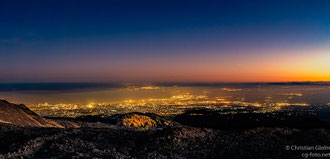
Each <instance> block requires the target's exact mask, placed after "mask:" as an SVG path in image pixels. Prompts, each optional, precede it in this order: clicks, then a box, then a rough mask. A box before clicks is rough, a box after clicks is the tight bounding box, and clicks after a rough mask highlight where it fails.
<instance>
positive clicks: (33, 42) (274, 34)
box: [0, 0, 330, 82]
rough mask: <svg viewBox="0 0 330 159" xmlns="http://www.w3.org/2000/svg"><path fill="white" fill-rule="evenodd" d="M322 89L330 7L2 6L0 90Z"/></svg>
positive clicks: (329, 76) (327, 75) (52, 0)
mask: <svg viewBox="0 0 330 159" xmlns="http://www.w3.org/2000/svg"><path fill="white" fill-rule="evenodd" d="M114 81H119V82H121V81H124V82H135V81H139V82H140V81H144V82H152V81H157V82H270V81H272V82H277V81H330V1H326V0H323V1H321V0H313V1H311V0H308V1H304V0H299V1H298V0H297V1H288V0H286V1H280V0H276V1H265V0H264V1H246V0H244V1H235V0H234V1H229V0H228V1H207V2H206V1H202V0H201V1H191V0H190V1H171V0H157V1H151V0H150V1H141V0H139V1H136V0H135V1H126V0H116V1H107V2H106V1H97V2H96V1H82V0H79V1H78V0H77V1H74V0H63V1H60V0H49V1H48V0H47V1H44V0H43V1H26V0H22V1H16V0H0V82H114Z"/></svg>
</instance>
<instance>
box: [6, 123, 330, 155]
mask: <svg viewBox="0 0 330 159" xmlns="http://www.w3.org/2000/svg"><path fill="white" fill-rule="evenodd" d="M329 134H330V131H329V130H328V129H308V130H299V129H294V128H253V129H244V130H226V131H223V130H215V129H206V128H192V127H184V126H183V127H172V128H162V129H153V130H146V131H145V130H144V131H142V130H137V129H130V128H124V127H113V128H100V129H97V128H79V129H58V128H18V127H12V126H1V131H0V145H1V151H0V153H1V155H0V158H20V157H23V158H94V157H96V158H302V157H301V155H302V153H309V152H311V151H290V150H289V151H288V150H286V146H287V145H290V146H291V145H312V146H316V145H329V143H330V135H329ZM312 152H321V151H312ZM324 152H329V151H324Z"/></svg>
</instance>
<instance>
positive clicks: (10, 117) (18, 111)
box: [0, 100, 58, 127]
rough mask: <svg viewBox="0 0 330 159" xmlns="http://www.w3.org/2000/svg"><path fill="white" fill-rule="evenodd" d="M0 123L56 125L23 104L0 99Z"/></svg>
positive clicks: (23, 125) (35, 125)
mask: <svg viewBox="0 0 330 159" xmlns="http://www.w3.org/2000/svg"><path fill="white" fill-rule="evenodd" d="M0 123H6V124H12V125H16V126H21V127H58V125H57V124H56V123H55V122H52V121H49V120H47V119H44V118H42V117H41V116H39V115H38V114H36V113H34V112H33V111H31V110H30V109H29V108H27V107H26V106H25V105H23V104H20V105H16V104H12V103H9V102H7V101H5V100H0Z"/></svg>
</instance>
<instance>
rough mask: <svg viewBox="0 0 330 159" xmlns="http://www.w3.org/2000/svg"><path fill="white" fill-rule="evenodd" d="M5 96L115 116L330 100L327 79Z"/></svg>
mask: <svg viewBox="0 0 330 159" xmlns="http://www.w3.org/2000/svg"><path fill="white" fill-rule="evenodd" d="M0 95H1V97H3V98H6V99H9V100H11V101H14V102H15V103H27V106H28V107H29V108H30V109H31V110H33V111H34V112H36V113H38V114H40V115H42V116H51V117H78V116H86V115H93V116H111V115H114V114H123V113H129V112H143V113H156V114H159V115H163V116H171V115H176V114H181V113H183V112H185V111H187V110H189V109H212V110H219V111H221V112H223V113H237V112H240V113H244V112H249V113H251V112H258V113H260V112H261V113H263V112H276V111H290V108H296V107H306V108H308V111H313V110H314V109H315V110H318V109H320V107H328V106H330V105H329V103H330V98H329V95H330V88H329V86H327V85H284V86H283V85H268V84H267V85H266V84H263V85H262V84H261V85H258V84H248V85H244V84H243V85H242V84H231V85H226V84H220V85H214V84H211V85H200V86H195V85H194V86H180V85H179V86H177V85H122V86H120V87H116V88H107V87H104V88H103V87H102V88H99V89H78V90H65V91H59V90H56V91H54V90H47V91H45V90H42V91H40V90H39V91H36V90H34V91H26V90H25V91H4V92H0Z"/></svg>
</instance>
